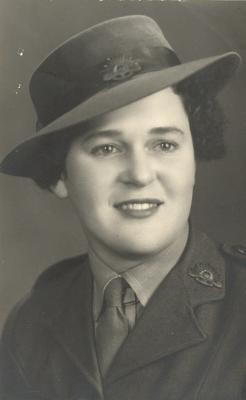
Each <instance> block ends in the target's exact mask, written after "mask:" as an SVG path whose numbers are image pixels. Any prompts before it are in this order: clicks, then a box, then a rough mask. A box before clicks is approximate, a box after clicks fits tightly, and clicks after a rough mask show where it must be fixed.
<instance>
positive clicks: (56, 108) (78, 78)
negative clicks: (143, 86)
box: [36, 47, 180, 131]
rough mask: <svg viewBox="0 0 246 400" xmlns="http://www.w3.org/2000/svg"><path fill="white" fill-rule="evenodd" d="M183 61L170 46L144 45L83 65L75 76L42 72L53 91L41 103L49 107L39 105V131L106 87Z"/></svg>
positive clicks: (45, 92)
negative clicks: (68, 77) (68, 76)
mask: <svg viewBox="0 0 246 400" xmlns="http://www.w3.org/2000/svg"><path fill="white" fill-rule="evenodd" d="M179 64H180V61H179V59H178V57H177V56H176V54H175V53H174V51H173V50H171V49H169V48H167V47H151V48H148V47H143V48H137V49H133V50H132V51H130V52H129V51H127V52H125V53H124V54H114V55H110V56H108V57H107V58H106V59H104V60H103V61H102V62H100V63H98V64H96V65H93V66H91V65H87V66H86V67H85V65H84V64H83V65H81V70H80V71H79V74H78V72H77V71H76V73H74V78H73V79H72V78H71V77H70V79H66V80H65V79H64V78H62V77H59V76H57V75H56V76H55V75H52V76H51V75H50V74H48V73H45V74H44V72H42V82H43V83H44V80H45V79H46V81H47V84H48V86H49V91H48V92H47V91H42V92H43V96H42V100H41V103H42V104H45V107H40V104H36V108H37V109H38V110H39V115H38V122H37V131H38V130H39V129H41V128H43V127H45V126H46V125H48V124H50V123H51V122H53V121H54V120H56V119H57V118H59V117H61V116H62V115H63V114H65V113H66V112H68V111H70V110H71V109H73V108H74V107H76V106H78V105H79V104H81V103H83V102H84V101H86V100H88V99H89V98H90V97H92V96H94V95H95V94H96V93H98V92H100V91H102V90H109V89H110V88H112V87H113V86H116V85H119V84H121V83H123V82H125V81H128V80H130V79H132V78H134V77H135V76H136V75H140V74H145V73H147V72H153V71H158V70H162V69H165V68H169V67H173V66H175V65H179ZM77 69H78V67H77ZM44 86H46V85H44ZM44 96H45V98H44Z"/></svg>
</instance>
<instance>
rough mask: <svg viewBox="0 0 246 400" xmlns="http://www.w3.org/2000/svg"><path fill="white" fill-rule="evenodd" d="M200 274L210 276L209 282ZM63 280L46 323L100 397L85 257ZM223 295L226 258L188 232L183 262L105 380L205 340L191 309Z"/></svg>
mask: <svg viewBox="0 0 246 400" xmlns="http://www.w3.org/2000/svg"><path fill="white" fill-rule="evenodd" d="M203 271H206V272H210V279H208V276H207V275H206V274H205V275H204V272H203ZM211 274H212V275H211ZM63 281H64V283H63V286H62V285H59V291H58V292H55V294H53V295H52V296H53V300H54V301H53V306H51V300H49V302H47V311H46V312H45V311H44V315H45V318H44V323H46V324H48V326H49V328H50V329H51V330H52V332H53V334H54V336H55V337H56V339H57V340H58V341H59V342H60V344H61V346H62V347H63V348H64V349H65V350H66V352H67V354H68V356H69V357H70V359H72V360H73V361H74V363H75V364H76V365H77V367H78V368H79V369H80V370H81V372H82V373H83V374H84V376H86V378H87V380H88V382H89V383H90V384H92V385H93V386H94V387H95V388H96V390H97V391H98V392H99V393H101V387H102V386H101V382H100V373H99V369H98V364H97V359H96V352H95V341H94V329H93V320H92V290H93V282H92V275H91V272H90V268H89V261H88V258H85V259H84V261H83V262H81V260H80V265H79V267H78V268H77V269H76V273H74V274H73V275H72V278H71V277H70V278H69V279H64V280H63ZM214 284H216V285H214ZM224 294H225V271H224V259H223V257H222V256H220V254H219V252H218V250H217V248H216V246H215V245H214V243H213V242H211V241H210V239H209V238H208V237H207V236H206V235H205V234H203V233H200V232H198V231H196V230H194V229H193V228H191V232H190V237H189V241H188V244H187V246H186V250H185V252H184V254H183V256H182V258H181V259H180V261H179V262H178V263H177V265H176V266H175V267H174V268H173V269H172V270H171V272H170V273H169V274H168V276H167V277H166V278H165V279H164V280H163V282H162V283H161V284H160V286H159V287H158V289H157V290H156V292H155V293H154V295H153V296H152V298H151V299H150V301H149V303H148V304H147V306H146V308H145V309H144V312H143V313H142V315H141V317H140V318H139V320H138V321H137V323H136V326H135V328H134V330H133V331H132V332H131V333H130V334H129V335H128V338H127V339H126V341H125V342H124V343H123V345H122V347H121V348H120V350H119V352H118V353H117V355H116V357H115V359H114V362H113V364H112V366H111V368H110V370H109V373H108V377H107V379H108V381H109V382H110V381H114V380H116V379H118V378H120V377H121V376H124V375H126V374H128V373H129V372H131V371H133V370H135V369H137V368H139V367H142V366H144V365H146V364H149V363H151V362H153V361H155V360H158V359H160V358H162V357H165V356H167V355H170V354H173V353H176V352H178V351H180V350H182V349H185V348H188V347H191V346H194V345H196V344H198V343H201V342H203V341H205V340H206V329H205V328H206V327H203V328H202V327H201V325H200V322H199V320H198V318H197V316H196V314H195V307H196V306H198V305H202V304H204V303H210V302H214V301H218V300H221V299H222V298H223V297H224ZM54 296H55V297H54ZM143 349H144V351H143Z"/></svg>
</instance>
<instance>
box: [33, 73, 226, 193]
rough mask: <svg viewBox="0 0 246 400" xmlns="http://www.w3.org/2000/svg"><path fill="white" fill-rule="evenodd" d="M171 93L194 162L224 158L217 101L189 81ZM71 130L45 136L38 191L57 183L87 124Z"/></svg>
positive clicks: (36, 178) (37, 168) (38, 160)
mask: <svg viewBox="0 0 246 400" xmlns="http://www.w3.org/2000/svg"><path fill="white" fill-rule="evenodd" d="M173 89H174V92H175V93H176V94H179V95H180V96H181V98H182V100H183V104H184V108H185V110H186V112H187V115H188V118H189V123H190V128H191V133H192V139H193V145H194V151H195V157H196V160H199V161H208V160H214V159H219V158H222V157H223V156H224V154H225V145H224V137H223V132H224V127H225V118H224V114H223V112H222V109H221V107H220V105H219V103H218V101H217V99H216V98H215V97H209V96H207V95H206V91H205V90H204V86H201V85H199V84H198V83H197V82H196V84H193V81H190V80H186V81H183V82H180V83H178V84H177V85H175V86H174V87H173ZM72 129H73V130H72V132H71V131H66V132H65V133H63V134H61V133H59V134H57V135H49V138H48V140H47V142H44V144H43V151H41V152H40V153H39V155H38V157H36V159H35V163H34V164H35V167H34V168H33V169H32V176H31V177H32V179H33V180H34V181H35V182H36V184H37V185H38V186H39V187H40V188H42V189H48V190H49V189H50V187H51V186H52V185H54V184H55V183H56V182H57V181H58V179H59V178H60V176H61V174H62V173H63V172H64V171H65V162H66V156H67V153H68V151H69V149H70V146H71V143H72V141H73V140H74V138H75V137H77V136H78V134H81V132H83V131H86V130H87V129H88V124H87V125H84V126H82V127H81V126H79V127H77V128H72Z"/></svg>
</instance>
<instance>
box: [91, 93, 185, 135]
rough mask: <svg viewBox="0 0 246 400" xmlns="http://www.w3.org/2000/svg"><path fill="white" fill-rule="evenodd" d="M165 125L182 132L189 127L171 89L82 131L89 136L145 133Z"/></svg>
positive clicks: (142, 100)
mask: <svg viewBox="0 0 246 400" xmlns="http://www.w3.org/2000/svg"><path fill="white" fill-rule="evenodd" d="M169 126H174V127H177V128H180V129H182V130H186V129H188V128H189V122H188V116H187V113H186V111H185V109H184V105H183V102H182V99H181V97H180V96H179V95H178V94H176V93H175V92H174V90H173V89H172V88H171V87H168V88H166V89H163V90H161V91H159V92H156V93H154V94H151V95H149V96H147V97H144V98H143V99H140V100H138V101H136V102H134V103H131V104H128V105H126V106H124V107H121V108H119V109H117V110H114V111H111V112H109V113H107V114H105V115H103V116H101V117H100V118H98V119H97V121H95V122H94V123H93V124H92V126H90V129H88V130H87V131H86V132H85V136H86V137H89V136H90V135H92V136H93V135H94V134H95V132H101V133H102V134H103V132H105V131H106V130H107V131H108V130H117V131H118V132H122V133H124V132H128V131H129V132H130V131H134V132H136V133H137V131H138V130H141V132H148V131H151V130H153V129H155V128H157V127H164V128H165V127H169Z"/></svg>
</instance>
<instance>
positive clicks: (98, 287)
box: [88, 248, 178, 321]
mask: <svg viewBox="0 0 246 400" xmlns="http://www.w3.org/2000/svg"><path fill="white" fill-rule="evenodd" d="M88 254H89V260H90V267H91V271H92V274H93V277H94V294H93V314H94V319H95V321H97V319H98V317H99V315H100V312H101V309H102V305H103V296H104V291H105V288H106V286H107V285H108V284H109V282H110V281H111V280H112V279H114V278H116V277H119V276H121V277H123V278H124V279H125V280H126V281H127V282H128V284H129V286H130V287H131V288H132V290H133V291H134V292H135V294H136V295H137V298H138V300H139V301H140V303H141V305H142V306H143V307H145V306H146V304H147V303H148V301H149V299H150V298H151V296H152V295H153V293H154V292H155V290H156V289H157V287H158V286H159V285H160V283H161V282H162V281H163V279H164V278H165V277H166V275H167V274H168V272H169V271H170V269H171V268H170V267H169V268H167V266H164V265H163V262H162V256H161V254H160V255H158V256H157V257H155V258H153V259H151V260H147V261H146V262H143V263H140V264H137V265H136V266H134V267H132V268H130V269H128V270H127V271H125V272H124V273H123V274H118V273H117V272H115V271H114V270H112V269H111V268H110V266H108V265H107V264H105V262H104V261H103V260H102V259H101V258H100V257H99V256H98V255H97V254H96V253H95V252H94V251H93V250H92V249H91V248H89V251H88ZM176 261H178V259H177V260H176Z"/></svg>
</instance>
